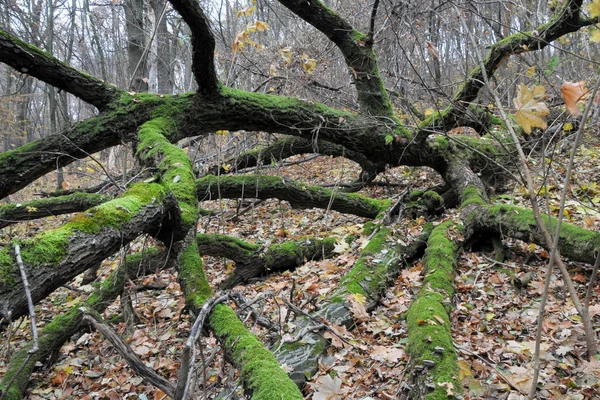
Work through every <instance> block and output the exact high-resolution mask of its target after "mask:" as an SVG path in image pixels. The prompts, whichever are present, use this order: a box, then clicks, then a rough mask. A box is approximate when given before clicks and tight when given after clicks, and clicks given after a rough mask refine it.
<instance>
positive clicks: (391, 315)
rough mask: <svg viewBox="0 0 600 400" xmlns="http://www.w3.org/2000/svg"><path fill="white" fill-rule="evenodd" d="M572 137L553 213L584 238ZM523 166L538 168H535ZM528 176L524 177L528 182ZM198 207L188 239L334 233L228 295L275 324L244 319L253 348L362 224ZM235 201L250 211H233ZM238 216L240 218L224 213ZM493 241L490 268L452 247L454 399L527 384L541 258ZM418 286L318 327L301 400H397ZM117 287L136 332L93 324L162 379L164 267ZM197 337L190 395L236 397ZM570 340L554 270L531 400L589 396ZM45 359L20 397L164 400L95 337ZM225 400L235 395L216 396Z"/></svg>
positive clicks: (211, 349) (277, 205) (173, 327)
mask: <svg viewBox="0 0 600 400" xmlns="http://www.w3.org/2000/svg"><path fill="white" fill-rule="evenodd" d="M585 141H586V143H585V146H584V148H583V149H582V151H580V155H579V156H578V158H577V164H576V165H577V170H576V176H575V178H574V179H573V181H572V182H571V185H572V188H571V194H572V195H573V197H572V198H570V199H569V200H568V201H567V218H568V220H569V222H573V223H576V224H579V225H581V226H583V227H585V228H587V229H590V230H598V229H599V228H600V213H599V212H598V204H600V186H598V185H597V182H598V181H600V165H599V164H600V162H599V159H600V144H599V143H598V142H599V141H598V138H597V137H595V136H588V137H586V139H585ZM561 157H562V159H558V160H552V162H553V164H552V169H551V170H550V171H551V172H550V173H549V174H548V177H547V183H546V184H545V185H544V189H545V192H544V193H543V194H544V195H545V194H547V207H548V209H550V210H551V212H555V211H556V210H557V207H558V196H559V193H560V190H561V187H562V186H561V175H562V173H563V172H564V168H565V165H564V164H563V162H566V161H564V160H566V156H561ZM545 161H546V162H547V161H548V160H545ZM537 162H538V163H539V165H538V167H539V169H540V170H541V168H542V165H541V160H540V161H537ZM532 164H535V162H532ZM78 168H79V171H77V168H76V167H73V168H72V169H70V170H68V171H67V172H70V174H69V173H68V174H67V181H68V182H69V183H70V184H71V185H72V186H77V185H85V183H86V181H88V182H89V181H90V180H91V179H92V178H93V177H94V176H96V173H97V172H96V171H94V167H93V164H92V165H91V166H90V165H88V164H86V163H85V162H83V163H82V164H81V165H80V166H79V167H78ZM355 171H356V168H355V166H354V165H353V164H352V163H350V162H347V161H344V160H342V159H332V158H327V157H318V158H315V159H312V160H311V161H308V162H303V163H298V164H295V165H293V166H289V167H285V168H268V169H266V170H265V171H264V172H265V173H269V174H277V175H284V176H286V177H289V178H291V179H298V180H302V181H305V182H307V183H311V184H335V183H336V182H340V181H348V180H350V179H351V178H352V177H353V173H355ZM77 172H79V173H82V172H83V173H88V174H90V175H91V177H87V178H82V177H81V176H76V173H77ZM541 176H542V175H541V174H540V175H539V177H538V178H539V182H541V180H542V177H541ZM379 180H381V181H387V182H390V183H393V184H394V185H396V186H391V187H386V186H372V187H370V188H368V189H366V190H364V191H363V192H364V193H365V194H368V195H370V196H373V197H376V198H393V197H394V196H398V195H400V193H402V192H404V191H405V190H406V189H408V188H409V189H410V190H414V189H428V188H429V187H430V186H431V185H432V183H435V182H437V181H438V178H437V176H436V174H435V173H434V172H433V171H428V170H424V169H413V168H399V169H394V170H391V171H388V172H387V173H386V174H385V176H383V177H380V178H379ZM49 187H51V183H50V182H46V183H43V182H42V183H36V184H34V186H33V187H29V188H27V189H25V190H24V191H22V193H19V194H17V195H15V196H12V201H13V202H19V201H20V197H19V196H23V199H25V197H24V196H25V195H31V194H32V193H36V192H39V191H41V190H43V189H44V188H46V189H47V188H49ZM525 201H526V193H525V190H524V189H523V188H521V187H518V186H517V187H516V188H515V189H514V190H513V191H512V192H508V193H501V194H497V195H495V196H493V197H492V202H493V203H497V204H500V203H508V204H516V205H523V206H524V207H528V205H527V204H526V203H525ZM246 203H247V202H246ZM202 207H204V208H209V209H212V210H214V211H215V215H214V216H211V217H204V218H203V219H201V221H200V223H199V232H202V233H226V234H229V235H233V236H236V237H240V238H242V239H244V240H247V241H249V242H253V243H257V244H261V245H263V246H268V245H269V244H273V243H277V242H284V241H286V240H290V239H299V238H302V237H304V236H320V237H331V236H334V237H338V238H339V239H340V241H339V246H336V256H335V257H334V258H331V259H327V260H323V261H310V260H307V261H308V262H307V263H306V264H305V265H303V266H302V267H299V268H297V269H296V270H295V271H290V272H285V273H282V274H279V275H273V276H270V277H268V279H262V280H259V281H257V282H254V283H251V284H248V285H245V286H237V287H236V288H235V289H234V290H236V291H238V292H240V293H241V294H242V295H243V296H244V297H245V298H246V299H249V300H252V301H254V309H255V310H256V311H259V312H260V313H261V314H262V315H263V316H265V317H267V318H270V319H272V320H275V321H277V322H281V323H282V326H283V331H282V332H267V331H266V330H264V329H263V328H260V327H259V326H257V325H253V324H252V322H251V320H250V319H248V320H247V321H246V322H247V324H248V326H249V327H250V328H251V330H252V331H253V332H254V333H256V334H257V335H258V336H259V337H261V338H262V339H263V341H264V342H265V343H267V344H273V343H275V341H276V340H277V339H279V338H280V337H283V338H284V339H291V336H290V333H289V332H291V330H292V328H293V327H294V320H293V319H290V315H293V313H290V310H289V309H288V306H287V305H286V301H289V302H291V303H293V304H295V305H296V306H297V307H299V308H301V309H302V310H304V311H306V312H312V311H314V310H317V309H318V308H319V306H320V303H321V301H322V300H323V299H324V297H325V296H326V295H327V294H328V293H329V292H331V291H332V290H333V289H334V288H335V287H336V286H337V282H338V281H339V280H340V277H342V276H343V275H344V274H345V273H346V272H347V271H348V270H349V269H350V268H351V267H352V265H353V264H354V262H355V261H356V259H357V258H358V254H359V252H360V249H361V248H362V247H363V245H364V244H365V241H366V240H367V239H366V237H364V236H362V235H361V232H362V228H363V225H364V223H365V222H366V221H367V220H365V219H362V218H358V217H354V216H348V215H341V214H339V213H336V212H334V211H325V210H292V209H291V208H290V207H289V205H288V204H287V203H286V202H280V201H277V200H269V201H265V202H261V203H259V204H255V205H253V206H252V205H250V206H248V204H242V205H240V204H239V203H238V202H237V201H233V200H221V201H215V202H205V203H203V204H202ZM245 207H250V208H251V209H250V210H244V208H245ZM239 210H244V212H241V213H239V214H240V215H236V212H238V211H239ZM65 218H68V217H57V218H49V219H46V220H44V221H32V222H27V223H23V224H20V225H17V226H14V227H11V228H6V229H4V230H3V232H2V233H1V236H0V239H1V240H2V241H6V240H7V239H8V238H10V237H14V236H16V235H22V234H24V233H23V232H26V231H27V230H28V231H29V232H31V231H32V229H31V228H36V229H33V230H38V231H39V230H43V229H46V228H48V227H50V226H55V225H57V224H59V223H60V222H61V221H63V220H64V219H65ZM446 219H458V216H457V211H456V210H446V214H444V215H443V216H442V219H441V220H440V221H439V222H441V221H442V220H446ZM426 222H427V221H426V220H425V219H423V218H419V219H416V220H412V219H409V218H404V220H403V221H401V222H400V223H398V224H396V225H395V229H396V230H397V231H398V232H397V233H398V237H400V238H402V239H399V240H402V241H404V242H407V243H408V242H409V241H410V240H411V238H414V237H416V236H418V235H419V234H420V233H421V232H422V229H423V225H424V224H425V223H426ZM439 222H435V223H436V224H437V223H439ZM349 235H351V236H355V237H356V239H355V240H354V241H353V242H352V243H351V244H349V245H347V244H345V242H344V240H343V239H344V238H345V237H347V236H349ZM504 244H505V246H506V247H507V248H508V249H509V250H510V254H509V255H508V258H507V259H506V260H505V261H504V262H502V263H496V262H495V261H494V260H493V255H492V254H491V253H492V249H485V248H484V249H476V250H473V251H469V252H467V251H463V253H462V254H461V256H460V260H459V264H458V270H457V271H456V279H455V287H456V294H455V297H454V299H453V306H454V311H453V313H452V323H453V337H454V340H455V347H456V350H457V353H458V356H459V368H460V380H461V381H462V383H463V387H464V393H463V396H464V398H467V399H492V398H499V399H503V398H509V399H520V398H523V397H522V396H523V394H525V393H527V391H528V390H529V384H530V382H531V376H532V354H533V348H534V340H535V329H536V318H537V315H538V312H539V301H540V297H541V293H542V289H543V281H544V278H545V270H546V261H547V259H548V257H549V255H548V252H547V251H546V250H544V249H542V248H539V247H537V246H535V245H532V244H530V243H525V242H520V241H514V240H510V239H506V240H505V241H504ZM145 245H147V244H146V243H144V242H143V241H138V242H137V243H136V244H134V245H133V246H132V251H141V249H142V248H143V247H144V246H145ZM204 262H205V268H206V271H207V274H208V278H209V281H210V282H211V283H213V285H215V286H216V285H217V284H218V283H220V282H221V281H223V280H224V279H225V277H226V275H227V274H228V273H230V272H231V271H232V270H233V268H234V265H233V264H232V262H230V261H228V260H224V259H217V258H212V257H205V259H204ZM118 264H119V258H118V256H115V257H114V258H113V259H111V260H108V261H107V262H105V263H104V264H103V267H102V270H101V273H102V274H103V276H107V275H108V273H109V272H110V271H111V270H112V269H114V268H115V267H116V266H117V265H118ZM568 267H569V269H570V272H571V275H572V277H573V280H574V281H575V283H576V286H577V289H578V291H579V292H580V294H581V295H582V296H585V291H586V289H587V286H586V285H587V282H588V279H589V275H590V272H591V266H589V265H585V264H581V263H569V264H568ZM80 282H81V277H79V278H77V279H75V280H74V281H73V282H72V283H71V284H70V285H69V286H68V287H63V288H61V289H59V290H57V291H56V292H55V293H54V294H53V295H52V296H51V297H50V298H49V299H48V300H47V301H44V302H43V303H42V304H40V305H39V306H38V307H37V312H38V321H39V324H40V325H42V324H44V323H45V322H47V321H49V320H50V319H51V318H52V317H53V315H55V314H56V313H59V312H61V311H62V310H65V309H67V308H69V307H71V306H73V305H75V304H76V303H77V301H78V298H79V296H80V294H81V293H82V292H87V291H90V290H91V286H90V285H81V283H80ZM421 282H422V266H421V263H420V262H416V263H414V264H413V265H412V266H411V267H410V268H407V269H405V270H403V271H402V272H401V274H400V275H399V276H398V277H397V278H396V279H395V281H394V284H393V285H392V287H391V288H390V289H389V290H388V291H387V292H386V294H385V295H384V296H383V299H382V301H381V302H380V304H379V306H378V307H377V308H376V309H375V310H374V311H373V312H371V313H366V312H364V310H360V309H357V310H355V311H356V312H355V318H356V319H357V321H358V322H357V325H356V327H355V329H353V330H346V328H344V327H340V326H332V327H331V328H332V329H333V330H334V331H335V332H336V333H337V334H336V335H333V334H331V333H330V332H327V333H325V336H326V337H327V338H328V339H330V340H331V344H332V346H331V347H330V349H329V350H328V355H327V356H326V357H325V358H324V359H323V360H322V363H321V364H320V370H319V372H318V374H317V375H316V376H313V377H311V379H310V383H309V385H308V386H307V388H306V391H305V394H306V396H307V398H314V399H330V400H333V399H393V398H396V397H397V393H398V390H399V388H400V386H401V382H403V378H404V370H405V366H406V365H407V363H408V361H409V360H408V355H407V354H406V352H405V347H406V343H407V327H406V320H405V313H406V311H407V309H408V307H409V305H410V302H411V300H412V298H413V297H414V295H415V294H416V292H417V291H418V290H419V288H420V285H421ZM128 287H129V289H130V290H131V291H132V293H133V296H132V298H133V303H134V307H135V309H136V311H137V314H138V317H139V319H140V325H139V327H138V328H139V329H136V330H135V331H134V332H133V333H131V334H130V335H127V333H126V332H125V327H124V324H123V323H122V322H119V321H118V317H119V315H120V314H121V309H120V306H119V304H117V303H115V304H113V305H112V306H110V307H109V308H108V309H107V310H106V312H105V313H104V317H105V318H106V319H107V320H111V319H113V320H115V323H114V324H113V325H112V326H113V328H114V329H115V330H116V331H117V332H118V333H119V334H120V335H124V336H126V337H128V342H129V344H130V346H131V347H132V348H133V350H134V351H135V352H136V354H138V355H139V356H140V357H141V358H142V359H143V361H144V362H145V363H146V364H147V365H149V366H151V367H153V368H154V369H155V370H156V371H157V372H159V373H160V374H161V375H163V376H164V377H166V378H168V379H171V380H172V381H174V380H175V379H176V377H177V376H176V374H177V369H178V366H179V359H178V357H179V354H180V350H181V347H182V345H183V342H184V341H185V340H186V339H187V335H188V332H189V329H190V321H189V318H188V316H187V315H186V314H185V313H184V312H183V308H184V300H183V298H182V296H181V292H180V290H179V286H178V284H177V282H176V279H175V277H174V276H173V275H172V274H171V273H170V272H169V271H163V272H160V273H157V274H154V275H149V276H148V277H146V278H145V279H144V280H143V282H136V283H135V284H134V283H133V282H131V284H130V285H129V286H128ZM599 295H600V288H598V287H597V286H596V288H595V290H594V297H593V299H592V301H591V303H590V304H592V306H591V308H590V315H591V316H592V317H593V318H594V325H595V326H596V327H598V326H600V304H599V303H598V296H599ZM361 313H362V314H361ZM424 323H427V321H424ZM11 328H12V329H11V332H10V334H11V335H12V336H11V339H10V343H11V346H13V345H14V344H15V343H19V342H22V341H27V340H30V337H29V335H30V330H29V328H28V320H26V319H25V320H21V321H19V322H17V323H15V324H13V326H12V327H11ZM340 338H343V339H344V340H340ZM203 343H204V351H203V353H204V357H205V358H206V359H207V360H208V364H207V368H206V370H205V374H206V378H207V381H206V386H205V387H203V386H202V385H201V386H200V387H203V389H201V391H202V390H203V391H204V392H205V394H206V398H214V397H215V396H216V395H217V394H218V393H222V391H223V388H224V387H226V388H230V390H231V392H232V393H235V392H236V391H239V387H238V386H237V385H236V379H237V375H236V371H234V370H232V369H231V368H230V367H229V366H228V365H227V364H226V363H225V362H224V358H223V350H222V349H221V348H219V345H218V343H217V342H216V341H215V340H214V339H213V338H210V337H209V338H205V339H203ZM584 343H585V341H584V339H583V327H582V324H581V321H580V318H579V316H578V315H577V313H576V311H575V308H574V307H573V304H572V303H571V301H570V300H569V297H568V294H567V293H566V290H565V289H564V288H563V284H562V281H561V279H560V277H559V276H558V275H557V276H556V277H555V278H554V279H553V281H552V285H551V289H550V297H549V302H548V304H547V307H546V318H545V321H544V337H543V343H542V366H543V368H542V370H541V375H540V376H541V378H540V382H541V383H542V387H543V389H542V392H541V395H542V396H543V398H548V399H573V400H576V399H577V400H578V399H589V398H598V397H597V396H600V390H599V383H600V360H597V359H594V360H591V361H586V360H585V358H584V357H583V354H584V351H585V350H584V348H583V346H584ZM3 344H5V343H4V341H3ZM12 350H13V349H12V348H11V347H10V346H6V345H5V346H4V348H2V349H0V375H2V374H3V373H4V372H5V370H6V366H7V360H8V358H7V357H8V355H9V354H10V353H11V351H12ZM55 359H56V360H57V362H56V364H55V365H53V366H52V367H50V368H47V366H45V365H39V369H38V370H37V372H36V379H38V380H37V381H36V382H34V383H33V384H32V385H31V391H30V394H29V398H30V399H63V398H72V399H125V398H131V399H160V398H163V396H164V394H162V392H160V391H159V390H158V389H155V388H154V387H151V386H147V385H145V384H144V382H143V381H142V378H140V377H138V376H135V374H134V373H133V372H132V371H131V370H130V369H129V368H128V366H127V365H126V363H125V362H124V361H123V360H122V358H121V357H120V356H119V355H118V354H117V353H116V351H115V350H114V349H113V348H112V346H111V345H110V344H109V343H108V342H106V341H105V340H103V338H102V337H101V335H100V334H98V333H96V332H88V333H84V334H82V335H79V336H78V337H74V338H72V340H71V341H70V342H69V343H68V344H66V345H65V346H63V347H62V349H61V351H60V353H59V354H56V355H55ZM448 390H451V389H450V388H449V389H448ZM228 398H236V397H235V396H234V395H230V397H228ZM241 398H243V397H241Z"/></svg>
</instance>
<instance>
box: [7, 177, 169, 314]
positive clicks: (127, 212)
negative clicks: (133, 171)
mask: <svg viewBox="0 0 600 400" xmlns="http://www.w3.org/2000/svg"><path fill="white" fill-rule="evenodd" d="M172 208H174V207H173V205H172V204H171V198H170V197H169V196H168V195H167V193H166V191H165V190H164V189H163V188H162V187H161V186H160V185H158V184H143V183H142V184H137V185H134V186H132V187H131V188H130V189H129V190H128V191H127V192H125V193H124V194H123V195H122V196H120V197H119V198H117V199H115V200H112V201H109V202H107V203H104V204H102V205H100V206H97V207H94V208H91V209H90V210H88V212H86V213H85V214H82V215H79V216H76V217H75V218H73V219H72V220H71V221H70V222H68V223H67V224H65V225H63V226H62V227H60V228H57V229H54V230H52V231H46V232H43V233H41V234H39V235H37V236H36V237H34V238H32V239H27V240H20V244H21V254H22V258H23V262H24V264H25V266H26V268H27V269H28V274H29V283H30V286H31V295H32V298H33V301H34V302H38V301H40V300H42V299H44V298H45V297H46V296H47V295H48V294H50V293H51V292H52V291H54V289H56V288H57V287H59V286H60V285H62V284H64V283H65V282H68V281H69V280H70V279H71V278H73V277H75V276H76V275H78V274H80V273H82V272H83V271H85V270H87V269H88V268H90V267H93V266H95V265H97V264H98V263H100V262H101V261H102V260H104V259H105V258H106V257H108V256H110V255H111V254H113V253H114V252H115V251H117V250H118V249H119V248H120V247H121V246H122V245H124V244H126V243H129V242H130V241H131V240H133V239H135V238H136V237H138V236H139V235H140V234H141V233H144V232H145V233H156V231H157V229H160V225H161V223H162V220H163V217H164V215H167V214H168V213H167V210H170V209H172ZM9 248H11V246H6V247H5V248H4V249H2V250H1V251H0V272H1V273H0V320H5V321H10V320H13V319H14V318H18V317H19V316H21V315H23V314H24V313H25V312H26V311H27V301H26V299H25V293H24V291H23V284H22V283H21V282H20V280H19V278H18V274H19V271H18V268H17V266H16V265H15V263H14V261H13V257H12V256H11V254H10V252H9Z"/></svg>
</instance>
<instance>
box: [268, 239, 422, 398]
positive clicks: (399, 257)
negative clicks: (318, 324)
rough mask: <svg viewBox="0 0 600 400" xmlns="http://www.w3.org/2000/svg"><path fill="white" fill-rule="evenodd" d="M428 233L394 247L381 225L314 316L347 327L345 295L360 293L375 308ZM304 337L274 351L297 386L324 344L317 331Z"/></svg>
mask: <svg viewBox="0 0 600 400" xmlns="http://www.w3.org/2000/svg"><path fill="white" fill-rule="evenodd" d="M429 232H430V231H429V230H427V231H426V232H425V233H424V234H423V235H421V237H419V238H417V239H415V240H413V241H412V242H411V243H410V244H409V245H407V246H398V245H397V243H396V240H394V238H393V237H392V232H391V230H390V229H388V228H381V229H380V230H379V231H378V232H377V233H376V234H375V235H374V236H373V238H372V239H371V241H370V242H369V244H368V245H367V246H366V247H365V249H364V250H363V251H362V252H361V255H360V257H359V259H358V260H357V261H356V263H355V264H354V266H353V267H352V269H351V270H350V272H349V273H348V274H346V275H345V276H344V277H343V278H342V280H341V281H340V285H339V287H338V288H337V289H336V290H335V291H334V292H333V294H332V295H331V297H330V301H329V302H328V303H327V304H326V305H325V306H324V307H322V308H321V309H320V310H319V311H318V312H317V313H316V314H315V316H316V317H317V318H318V319H321V318H324V319H325V320H327V321H328V322H329V323H331V324H334V325H335V324H338V325H346V326H351V325H352V324H353V320H352V309H351V305H350V304H349V302H348V301H347V297H348V296H351V295H353V294H359V295H362V296H364V297H365V298H366V305H365V306H366V308H367V310H370V309H372V308H373V307H375V305H376V304H377V302H378V301H379V299H380V296H381V294H382V293H383V292H384V291H385V289H387V287H388V285H389V283H390V282H391V281H392V280H393V277H394V276H395V275H396V274H397V273H398V272H399V270H400V269H401V268H403V267H404V266H405V265H406V263H407V262H408V261H409V260H410V259H412V258H414V257H415V256H417V255H418V254H419V253H420V252H421V251H422V250H423V248H424V247H425V241H426V240H427V238H428V237H429ZM311 324H313V322H312V321H311V320H310V319H309V318H306V317H304V316H301V317H300V318H298V319H297V320H296V325H297V330H298V331H300V330H301V329H303V328H304V327H306V326H309V325H311ZM308 336H309V338H306V339H305V340H303V341H302V342H301V343H286V344H283V346H282V347H281V351H280V352H279V353H278V354H277V359H278V360H279V361H280V362H281V363H282V364H286V365H287V366H288V367H290V368H291V369H292V371H291V372H290V377H291V378H292V379H293V380H294V382H296V383H297V384H298V385H300V386H302V385H303V383H304V381H305V380H306V379H307V377H310V376H311V375H312V374H314V373H315V372H316V371H317V370H318V366H319V365H318V360H319V357H320V355H321V354H322V353H323V352H324V351H325V349H326V347H327V342H326V340H325V339H324V338H323V336H321V334H319V333H310V334H309V335H308Z"/></svg>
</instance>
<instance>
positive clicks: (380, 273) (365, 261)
mask: <svg viewBox="0 0 600 400" xmlns="http://www.w3.org/2000/svg"><path fill="white" fill-rule="evenodd" d="M390 233H391V232H390V230H389V229H388V228H381V229H380V230H379V231H378V232H377V233H376V234H375V236H373V238H372V239H371V240H370V241H369V244H367V246H366V247H365V248H364V250H363V251H362V252H361V255H360V257H359V258H358V260H357V261H356V263H354V266H353V267H352V269H351V270H350V272H348V274H346V275H345V276H344V277H343V278H342V279H341V281H340V287H339V289H338V292H339V293H338V294H336V295H335V296H333V297H334V298H335V297H342V298H344V297H345V294H347V293H353V294H362V295H364V296H369V295H371V294H373V293H375V292H377V291H378V289H379V288H380V287H381V285H382V282H383V281H384V280H385V279H386V277H387V272H388V271H387V267H388V263H387V262H386V261H385V260H384V258H385V259H387V257H384V255H383V254H381V251H382V250H383V249H385V244H386V240H387V238H388V236H389V235H390ZM374 256H378V257H381V258H380V259H374ZM386 256H388V255H387V254H386ZM365 287H366V288H367V290H365Z"/></svg>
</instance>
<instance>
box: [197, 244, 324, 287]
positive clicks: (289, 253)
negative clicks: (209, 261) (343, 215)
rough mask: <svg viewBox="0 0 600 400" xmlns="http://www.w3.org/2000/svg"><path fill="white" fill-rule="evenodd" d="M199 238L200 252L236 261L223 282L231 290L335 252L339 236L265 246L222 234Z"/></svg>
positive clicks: (223, 285)
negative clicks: (250, 281)
mask: <svg viewBox="0 0 600 400" xmlns="http://www.w3.org/2000/svg"><path fill="white" fill-rule="evenodd" d="M196 241H197V242H198V250H199V251H200V254H202V255H206V256H214V257H225V258H228V259H230V260H232V261H234V262H235V264H236V266H235V270H234V272H233V274H231V275H230V276H229V277H228V278H227V279H226V280H225V282H224V283H223V284H222V285H221V288H222V289H231V288H233V287H234V286H236V285H238V284H240V283H242V282H248V281H249V280H250V279H252V278H256V277H258V276H261V275H264V274H266V273H271V272H277V271H285V270H291V269H294V268H296V267H299V266H300V265H302V264H304V263H305V262H306V260H320V259H322V258H327V257H329V256H331V254H333V249H334V247H335V243H336V239H335V238H326V239H322V238H304V239H302V240H298V241H290V242H286V243H280V244H273V245H271V246H269V247H268V248H263V247H261V246H259V245H256V244H252V243H247V242H245V241H243V240H240V239H237V238H234V237H232V236H228V235H218V234H198V235H197V236H196Z"/></svg>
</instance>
